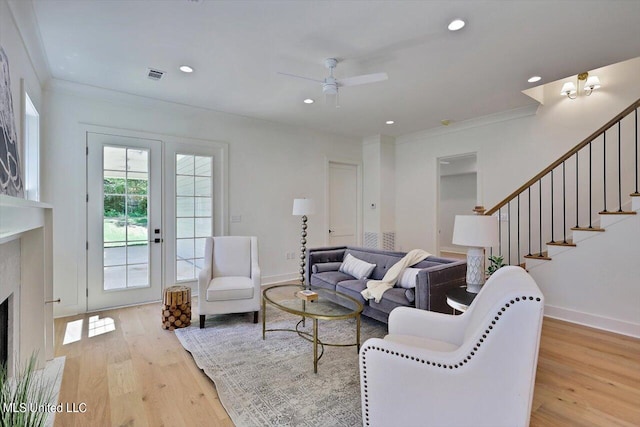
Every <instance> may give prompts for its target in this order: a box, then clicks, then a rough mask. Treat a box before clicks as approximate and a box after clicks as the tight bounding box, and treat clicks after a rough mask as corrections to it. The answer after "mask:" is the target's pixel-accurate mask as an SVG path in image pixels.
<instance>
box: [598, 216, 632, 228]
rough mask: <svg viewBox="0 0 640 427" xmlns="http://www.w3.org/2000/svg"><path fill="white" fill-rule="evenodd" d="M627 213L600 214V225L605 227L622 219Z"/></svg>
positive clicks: (625, 217)
mask: <svg viewBox="0 0 640 427" xmlns="http://www.w3.org/2000/svg"><path fill="white" fill-rule="evenodd" d="M627 218H629V215H600V227H602V228H605V229H606V228H607V227H609V226H611V225H612V224H615V223H616V222H620V221H624V220H625V219H627Z"/></svg>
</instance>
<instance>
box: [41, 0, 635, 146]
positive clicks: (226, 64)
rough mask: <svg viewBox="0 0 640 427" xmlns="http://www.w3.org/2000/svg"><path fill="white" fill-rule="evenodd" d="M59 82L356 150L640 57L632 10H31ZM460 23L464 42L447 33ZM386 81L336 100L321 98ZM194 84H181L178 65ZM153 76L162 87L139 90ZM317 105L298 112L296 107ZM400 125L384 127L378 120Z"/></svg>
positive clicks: (261, 4)
mask: <svg viewBox="0 0 640 427" xmlns="http://www.w3.org/2000/svg"><path fill="white" fill-rule="evenodd" d="M33 6H34V10H35V14H36V18H37V21H38V24H39V27H40V33H41V37H42V41H43V45H44V47H45V51H46V55H47V60H48V62H49V67H50V72H51V74H52V76H53V77H54V78H57V79H62V80H69V81H73V82H78V83H83V84H88V85H93V86H98V87H102V88H107V89H113V90H117V91H121V92H127V93H132V94H137V95H142V96H146V97H152V98H157V99H163V100H167V101H173V102H177V103H181V104H188V105H193V106H198V107H204V108H208V109H213V110H217V111H225V112H229V113H235V114H240V115H243V116H250V117H255V118H261V119H265V120H270V121H275V122H281V123H285V124H289V125H297V126H304V127H308V128H313V129H318V130H324V131H329V132H333V133H339V134H345V135H351V136H356V137H364V136H369V135H374V134H379V133H382V134H386V135H391V136H398V135H403V134H408V133H412V132H416V131H419V130H423V129H428V128H432V127H436V126H440V120H442V119H450V120H452V121H453V122H457V121H462V120H466V119H470V118H474V117H478V116H483V115H487V114H492V113H496V112H499V111H504V110H509V109H513V108H517V107H521V106H524V105H527V104H531V103H532V102H533V100H532V99H531V98H529V97H527V96H526V95H524V94H522V93H521V91H522V90H524V89H527V88H529V87H532V86H534V84H530V83H527V78H529V77H530V76H532V75H540V76H542V77H543V80H542V81H541V82H540V83H536V84H535V85H539V84H543V83H547V82H551V81H554V80H557V79H560V78H563V77H567V76H570V75H574V74H577V73H579V72H582V71H588V70H592V69H594V68H599V67H602V66H605V65H609V64H612V63H615V62H619V61H623V60H626V59H630V58H634V57H638V56H640V24H639V23H640V1H637V0H634V1H615V0H604V1H375V2H373V1H295V2H294V1H268V0H265V1H258V0H256V1H220V0H216V1H214V0H200V1H197V0H196V1H194V0H165V1H160V0H128V1H127V0H118V1H116V0H111V1H98V0H75V1H74V0H58V1H50V0H33ZM456 17H461V18H463V19H465V20H466V21H467V26H466V27H465V28H463V29H462V30H461V31H458V32H449V31H448V30H447V28H446V27H447V24H448V23H449V22H450V21H451V20H452V19H453V18H456ZM328 57H336V58H339V59H340V61H341V62H340V63H339V64H338V68H337V70H336V76H337V77H349V76H352V75H357V74H366V73H374V72H382V71H384V72H386V73H387V74H388V75H389V80H387V81H385V82H382V83H375V84H370V85H364V86H358V87H347V88H342V89H341V91H340V104H341V108H339V109H336V108H335V107H333V106H332V105H331V104H327V103H325V101H324V97H323V95H322V90H321V87H320V86H319V85H317V84H316V83H314V82H311V81H305V80H298V79H293V78H288V77H285V76H281V75H278V74H277V72H278V71H284V72H289V73H293V74H300V75H304V76H309V77H312V78H317V79H322V78H324V77H325V76H326V74H327V70H326V69H325V68H324V65H323V60H324V59H325V58H328ZM185 63H186V64H189V65H191V66H193V67H194V68H195V70H196V71H195V72H194V73H193V74H190V75H187V74H183V73H181V72H180V71H178V69H177V67H178V66H179V65H181V64H185ZM148 67H153V68H157V69H160V70H163V71H166V72H167V74H166V75H165V77H164V78H163V79H162V80H161V81H152V80H150V79H148V78H147V77H146V73H147V68H148ZM307 97H310V98H314V99H315V100H316V103H315V104H312V105H305V104H303V103H302V100H303V99H304V98H307ZM389 119H391V120H395V122H396V123H395V124H394V125H390V126H389V125H385V124H384V122H385V120H389Z"/></svg>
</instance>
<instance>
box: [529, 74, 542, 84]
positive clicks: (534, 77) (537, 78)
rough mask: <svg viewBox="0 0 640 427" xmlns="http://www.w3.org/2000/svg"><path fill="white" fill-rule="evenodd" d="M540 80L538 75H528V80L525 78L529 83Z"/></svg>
mask: <svg viewBox="0 0 640 427" xmlns="http://www.w3.org/2000/svg"><path fill="white" fill-rule="evenodd" d="M540 80H542V77H540V76H533V77H529V80H527V81H528V82H529V83H535V82H539V81H540Z"/></svg>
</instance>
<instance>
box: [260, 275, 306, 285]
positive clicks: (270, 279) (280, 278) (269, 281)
mask: <svg viewBox="0 0 640 427" xmlns="http://www.w3.org/2000/svg"><path fill="white" fill-rule="evenodd" d="M299 278H300V276H299V275H298V274H297V273H287V274H276V275H274V276H265V277H263V278H262V280H261V281H260V284H261V285H262V286H265V285H276V284H279V283H284V282H289V281H291V280H296V279H299Z"/></svg>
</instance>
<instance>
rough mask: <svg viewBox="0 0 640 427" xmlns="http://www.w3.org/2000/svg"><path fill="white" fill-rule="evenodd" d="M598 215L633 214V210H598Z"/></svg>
mask: <svg viewBox="0 0 640 427" xmlns="http://www.w3.org/2000/svg"><path fill="white" fill-rule="evenodd" d="M598 213H599V214H600V215H635V214H636V212H635V211H606V212H605V211H602V212H598Z"/></svg>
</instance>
